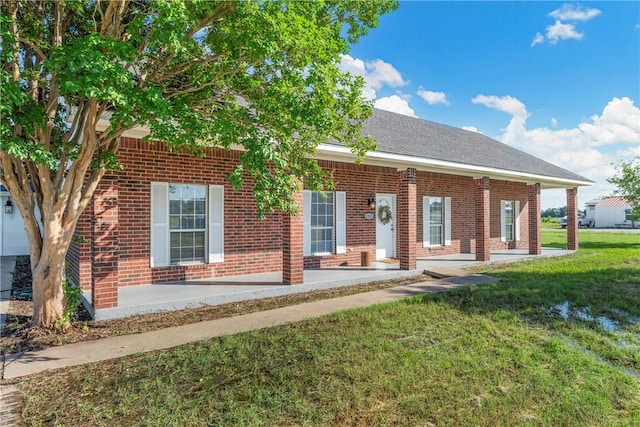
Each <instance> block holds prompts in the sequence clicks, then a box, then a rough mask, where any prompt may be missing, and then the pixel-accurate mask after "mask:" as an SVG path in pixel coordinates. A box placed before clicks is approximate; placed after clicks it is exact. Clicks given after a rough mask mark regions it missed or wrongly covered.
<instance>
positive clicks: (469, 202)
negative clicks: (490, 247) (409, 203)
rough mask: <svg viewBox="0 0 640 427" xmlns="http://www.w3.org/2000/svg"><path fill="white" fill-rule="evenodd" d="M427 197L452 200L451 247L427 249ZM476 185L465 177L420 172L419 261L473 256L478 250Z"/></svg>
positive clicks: (418, 183) (418, 197) (418, 179)
mask: <svg viewBox="0 0 640 427" xmlns="http://www.w3.org/2000/svg"><path fill="white" fill-rule="evenodd" d="M424 196H435V197H451V246H434V247H429V248H424V247H423V245H422V237H423V218H424V216H423V215H424V211H423V203H422V199H423V197H424ZM474 197H475V183H474V180H473V178H471V177H466V176H457V175H447V174H441V173H435V172H418V177H417V202H416V208H417V215H416V218H417V220H416V222H417V224H416V239H417V243H416V244H417V251H418V256H419V257H428V256H435V255H445V254H453V253H455V254H457V253H471V252H473V251H474V250H475V239H476V220H475V218H476V217H475V212H476V211H475V203H474V200H475V199H474Z"/></svg>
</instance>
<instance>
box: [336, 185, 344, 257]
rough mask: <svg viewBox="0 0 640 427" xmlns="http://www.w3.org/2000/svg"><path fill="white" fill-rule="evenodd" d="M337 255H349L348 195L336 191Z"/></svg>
mask: <svg viewBox="0 0 640 427" xmlns="http://www.w3.org/2000/svg"><path fill="white" fill-rule="evenodd" d="M335 224H336V254H346V253H347V193H345V192H344V191H336V220H335Z"/></svg>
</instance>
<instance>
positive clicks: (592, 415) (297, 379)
mask: <svg viewBox="0 0 640 427" xmlns="http://www.w3.org/2000/svg"><path fill="white" fill-rule="evenodd" d="M580 237H581V251H580V252H579V253H577V254H575V255H572V256H569V257H565V258H556V259H545V260H536V261H532V262H526V263H517V264H511V265H509V266H498V267H491V268H490V269H488V272H489V273H490V274H492V275H495V276H498V277H500V278H501V281H500V282H499V283H497V284H492V285H483V286H474V287H469V288H464V289H458V290H455V291H452V292H449V293H445V294H434V295H426V296H422V297H415V298H411V299H407V300H404V301H400V302H396V303H392V304H383V305H377V306H374V307H369V308H365V309H358V310H350V311H346V312H341V313H338V314H335V315H332V316H327V317H322V318H318V319H313V320H309V321H305V322H300V323H296V324H291V325H285V326H281V327H275V328H271V329H268V330H263V331H256V332H248V333H243V334H238V335H234V336H226V337H222V338H219V339H214V340H210V341H205V342H200V343H196V344H192V345H186V346H182V347H178V348H175V349H173V350H169V351H160V352H153V353H148V354H144V355H138V356H135V357H129V358H125V359H121V360H115V361H110V362H107V363H97V364H92V365H88V366H84V367H78V368H72V369H67V370H64V371H61V372H58V373H53V374H52V373H46V374H42V375H36V376H32V377H29V378H27V379H26V380H25V381H24V382H23V383H21V384H20V389H21V391H22V393H23V396H24V414H23V415H24V421H25V424H26V425H163V426H191V425H193V426H201V425H335V426H338V425H340V426H342V425H403V426H404V425H423V426H424V425H456V426H457V425H475V426H484V425H487V426H489V425H491V426H493V425H517V426H528V425H531V426H538V425H549V426H551V425H553V426H559V425H564V426H618V425H620V426H626V425H638V424H640V379H639V376H638V375H640V369H639V366H640V365H639V353H640V346H639V344H640V343H639V341H640V330H639V329H638V327H639V325H638V321H637V320H638V319H639V318H640V267H639V265H640V259H639V257H640V239H638V236H637V235H622V234H605V233H585V234H581V236H580ZM543 238H544V244H545V245H546V246H551V245H556V246H563V245H564V244H565V242H566V236H565V235H564V234H563V233H556V232H545V233H544V234H543ZM565 302H566V303H568V305H569V307H571V308H572V309H571V310H570V311H572V310H573V311H572V312H575V313H588V314H590V315H592V317H593V318H594V321H588V320H584V319H582V320H581V319H580V318H579V317H576V316H569V317H568V318H567V319H566V320H565V319H563V318H562V317H561V316H560V314H561V313H560V312H558V311H557V310H556V309H554V308H553V307H554V306H556V305H558V304H564V303H565ZM597 316H603V317H604V316H606V317H607V318H609V319H612V320H615V321H616V322H617V323H616V325H617V327H616V329H615V330H613V331H608V330H605V329H603V328H602V327H601V326H600V324H599V323H598V322H597V321H596V320H597ZM634 316H635V317H634ZM583 317H584V316H583ZM621 340H624V341H625V343H624V345H622V344H621Z"/></svg>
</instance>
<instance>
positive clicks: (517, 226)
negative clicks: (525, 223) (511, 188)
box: [513, 200, 520, 241]
mask: <svg viewBox="0 0 640 427" xmlns="http://www.w3.org/2000/svg"><path fill="white" fill-rule="evenodd" d="M513 209H514V216H515V219H514V221H513V222H514V228H515V230H514V233H515V239H516V241H519V240H520V201H519V200H516V201H515V202H514V203H513Z"/></svg>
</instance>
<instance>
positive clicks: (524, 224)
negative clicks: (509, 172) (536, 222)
mask: <svg viewBox="0 0 640 427" xmlns="http://www.w3.org/2000/svg"><path fill="white" fill-rule="evenodd" d="M490 186H491V250H498V249H528V248H529V205H528V204H527V203H528V200H529V190H528V188H527V184H526V183H523V182H522V183H521V182H510V181H496V180H493V179H492V180H491V182H490ZM501 200H513V201H519V202H520V240H519V241H513V242H502V241H500V233H501V230H500V201H501Z"/></svg>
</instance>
